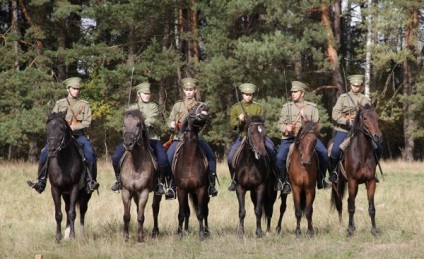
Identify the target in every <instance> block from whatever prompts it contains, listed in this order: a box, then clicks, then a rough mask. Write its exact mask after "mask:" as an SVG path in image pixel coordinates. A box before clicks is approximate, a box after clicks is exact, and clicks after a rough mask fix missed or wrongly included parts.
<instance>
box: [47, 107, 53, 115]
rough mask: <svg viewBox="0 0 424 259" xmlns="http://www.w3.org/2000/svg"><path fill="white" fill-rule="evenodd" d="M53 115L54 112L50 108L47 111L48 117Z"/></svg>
mask: <svg viewBox="0 0 424 259" xmlns="http://www.w3.org/2000/svg"><path fill="white" fill-rule="evenodd" d="M50 115H52V110H51V109H50V108H48V109H47V117H50Z"/></svg>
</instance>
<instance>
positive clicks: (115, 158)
mask: <svg viewBox="0 0 424 259" xmlns="http://www.w3.org/2000/svg"><path fill="white" fill-rule="evenodd" d="M135 90H136V91H137V99H138V102H137V103H134V104H131V105H130V107H128V110H140V111H141V112H142V113H143V115H144V117H145V121H144V124H145V125H146V127H147V134H148V136H149V139H150V146H151V147H152V149H153V154H154V155H155V157H156V159H157V162H158V165H159V174H158V184H157V186H156V188H155V193H156V194H157V195H162V194H164V193H165V191H164V187H163V179H164V177H165V176H166V173H167V170H168V168H169V164H168V158H167V156H166V152H165V149H164V148H163V146H162V144H161V143H160V140H159V138H158V136H157V135H156V133H155V131H154V129H153V126H154V124H155V122H156V119H157V116H158V115H159V109H158V105H157V104H156V103H154V102H150V96H151V95H150V83H147V82H145V83H141V84H139V85H137V86H136V87H135ZM124 153H125V148H124V145H123V144H121V145H119V146H118V147H117V148H116V150H115V152H114V153H113V155H112V165H113V170H114V171H115V176H116V182H115V183H114V184H113V186H112V187H111V188H110V190H111V191H113V192H117V191H119V190H121V188H122V184H121V177H120V175H121V168H120V165H119V162H120V160H121V158H122V156H123V155H124Z"/></svg>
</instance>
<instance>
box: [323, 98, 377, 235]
mask: <svg viewBox="0 0 424 259" xmlns="http://www.w3.org/2000/svg"><path fill="white" fill-rule="evenodd" d="M356 107H357V108H356V110H357V113H356V116H355V119H354V122H353V125H352V129H351V131H350V132H349V134H348V138H350V144H349V146H348V147H347V148H346V149H345V151H344V154H343V155H344V156H343V157H342V159H341V166H338V168H339V170H341V173H339V179H338V181H337V183H333V189H332V193H331V201H332V205H333V206H335V207H336V209H337V211H338V213H339V222H340V223H341V222H342V200H343V197H344V194H345V191H346V183H347V185H348V191H349V197H348V199H347V202H348V212H349V225H348V228H347V232H348V236H349V237H350V236H352V235H353V233H354V232H355V230H356V227H355V221H354V217H353V216H354V214H355V198H356V195H357V194H358V185H359V184H362V183H365V186H366V188H367V197H368V213H369V215H370V217H371V224H372V227H371V234H372V235H374V236H375V235H376V234H377V228H376V224H375V205H374V194H375V189H376V181H375V170H376V167H377V163H378V162H377V158H376V155H375V154H374V143H373V142H377V141H378V142H379V141H381V139H382V133H381V131H380V128H379V127H378V114H377V112H376V110H375V108H373V107H372V106H371V105H369V104H367V105H365V106H362V105H360V104H357V106H356Z"/></svg>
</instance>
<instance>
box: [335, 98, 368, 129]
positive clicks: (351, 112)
mask: <svg viewBox="0 0 424 259" xmlns="http://www.w3.org/2000/svg"><path fill="white" fill-rule="evenodd" d="M349 96H350V97H351V98H352V100H351V98H350V97H349ZM352 101H353V103H352ZM357 103H360V104H361V105H365V104H369V103H370V102H369V100H368V98H367V97H366V96H365V95H363V94H361V93H353V92H352V91H350V92H349V93H344V94H342V95H340V96H339V98H338V99H337V102H336V105H334V107H333V113H332V115H331V117H332V118H333V120H334V121H335V122H336V124H337V125H336V127H335V128H334V129H335V130H336V131H344V132H348V131H349V126H347V125H346V121H347V120H348V117H349V116H352V117H351V118H354V117H355V115H356V109H355V105H356V104H357Z"/></svg>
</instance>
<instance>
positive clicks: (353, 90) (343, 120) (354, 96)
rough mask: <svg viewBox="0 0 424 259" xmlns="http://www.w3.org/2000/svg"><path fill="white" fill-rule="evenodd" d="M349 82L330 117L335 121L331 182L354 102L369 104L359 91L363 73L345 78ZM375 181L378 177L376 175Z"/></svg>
mask: <svg viewBox="0 0 424 259" xmlns="http://www.w3.org/2000/svg"><path fill="white" fill-rule="evenodd" d="M347 79H348V80H349V83H350V91H349V92H348V93H344V94H342V95H340V96H339V98H338V99H337V102H336V105H335V106H334V107H333V113H332V115H331V117H332V118H333V120H334V121H335V122H336V127H335V128H334V129H335V131H336V135H335V136H334V142H333V148H332V150H331V155H330V177H329V180H330V181H331V182H337V179H338V176H337V163H338V161H339V158H340V155H341V152H342V151H341V149H340V144H341V143H342V142H343V140H344V139H345V138H346V136H347V134H348V132H349V130H350V128H351V126H352V123H353V119H354V118H355V116H356V108H355V106H356V104H358V103H359V104H361V105H366V104H370V101H369V100H368V98H367V97H366V96H365V95H363V94H362V93H361V91H362V86H363V82H364V76H363V75H351V76H349V77H348V78H347ZM376 144H377V149H376V154H377V157H380V155H381V153H382V150H383V148H382V146H381V144H380V143H378V142H377V143H376ZM376 181H377V182H378V179H377V177H376Z"/></svg>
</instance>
